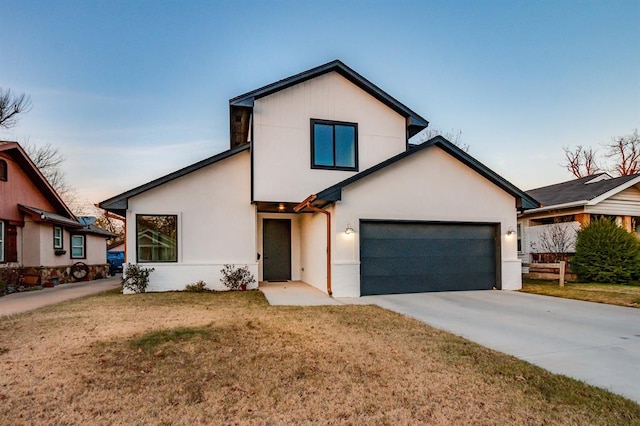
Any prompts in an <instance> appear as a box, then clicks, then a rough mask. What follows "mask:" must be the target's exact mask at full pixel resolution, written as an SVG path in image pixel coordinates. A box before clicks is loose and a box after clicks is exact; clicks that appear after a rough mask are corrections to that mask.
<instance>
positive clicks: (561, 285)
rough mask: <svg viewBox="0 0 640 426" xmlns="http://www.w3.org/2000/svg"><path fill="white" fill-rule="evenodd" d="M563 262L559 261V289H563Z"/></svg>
mask: <svg viewBox="0 0 640 426" xmlns="http://www.w3.org/2000/svg"><path fill="white" fill-rule="evenodd" d="M565 263H566V262H565V261H564V260H561V261H560V287H564V265H565Z"/></svg>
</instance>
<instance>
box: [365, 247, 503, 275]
mask: <svg viewBox="0 0 640 426" xmlns="http://www.w3.org/2000/svg"><path fill="white" fill-rule="evenodd" d="M371 259H372V260H373V259H374V258H371ZM378 260H380V261H373V262H365V263H364V264H363V266H362V269H361V273H362V274H363V275H384V276H393V275H394V274H396V273H397V272H398V271H402V272H403V273H404V274H422V272H423V271H424V270H425V269H428V271H429V273H430V274H439V273H444V274H450V273H452V272H451V271H452V270H454V271H456V272H455V273H457V274H461V273H462V271H461V270H465V271H469V273H471V274H473V273H483V272H494V270H495V267H493V266H492V265H491V264H490V263H491V262H492V260H493V259H492V258H486V257H485V256H461V255H460V254H459V253H458V254H457V256H432V257H430V258H429V259H428V261H425V260H424V258H423V257H417V256H404V257H387V258H378Z"/></svg>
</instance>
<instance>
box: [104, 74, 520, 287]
mask: <svg viewBox="0 0 640 426" xmlns="http://www.w3.org/2000/svg"><path fill="white" fill-rule="evenodd" d="M344 72H346V71H345V70H344V69H343V73H342V74H341V73H338V72H336V71H328V72H326V73H321V74H319V75H314V76H313V77H312V78H305V79H302V80H301V81H299V82H296V83H295V84H287V85H285V86H283V87H282V88H280V89H278V90H271V89H272V88H273V86H271V85H270V86H265V87H266V88H267V89H269V90H266V91H264V90H263V89H265V88H263V89H258V91H254V92H249V94H246V95H243V96H240V97H239V98H240V100H238V98H235V99H232V100H231V101H230V104H231V108H232V117H234V116H233V108H240V109H242V111H241V112H240V113H239V115H236V116H235V118H240V119H241V120H240V121H239V123H240V124H238V125H235V123H236V121H233V120H232V124H231V126H232V132H233V131H234V129H235V131H237V132H245V133H240V135H241V136H242V138H241V141H240V146H236V145H237V144H238V142H237V141H236V140H234V141H233V142H232V144H231V146H232V147H234V148H233V149H232V150H230V151H227V152H226V153H223V154H220V157H218V156H216V157H212V158H211V159H208V160H207V161H209V160H210V161H211V162H210V163H209V162H206V163H204V164H207V165H198V167H197V168H196V167H194V168H193V169H190V170H189V171H188V172H184V173H180V172H182V171H179V172H176V174H175V175H174V174H172V175H168V176H166V177H164V178H162V179H161V180H160V181H161V183H154V182H151V183H150V184H149V187H147V186H143V187H142V188H143V189H140V190H139V191H138V192H136V190H137V189H136V190H132V191H130V192H128V193H124V194H121V195H120V196H116V197H114V198H112V199H110V200H107V201H106V202H104V203H106V204H107V205H111V206H112V210H113V211H120V212H122V211H123V210H124V209H125V206H126V218H127V244H126V247H127V262H130V263H141V262H139V260H138V258H137V256H138V250H137V247H136V243H137V240H138V236H137V231H136V217H137V216H138V215H175V216H176V217H177V261H175V262H166V263H159V262H155V263H150V262H143V263H141V265H142V266H145V267H153V268H155V271H154V272H153V273H152V274H151V276H150V287H149V289H148V290H149V291H165V290H182V289H184V288H185V286H186V285H187V284H190V283H194V282H197V281H200V280H203V281H205V282H206V283H207V287H208V288H211V289H218V290H224V289H225V288H224V287H223V286H222V284H221V283H220V277H221V274H220V269H221V268H222V267H223V265H224V264H234V265H236V266H243V265H248V267H249V269H250V271H251V272H252V274H253V275H254V276H255V277H256V279H257V280H259V281H261V280H263V279H264V273H263V269H264V259H262V258H259V256H258V255H261V254H262V253H263V249H264V241H263V238H264V236H263V232H264V231H263V224H264V221H265V220H266V219H288V220H290V222H291V235H290V236H291V279H292V280H301V281H304V282H306V283H308V284H310V285H313V286H315V287H317V288H318V289H320V290H322V291H327V251H326V250H327V218H326V216H325V214H322V213H309V212H308V211H307V212H304V213H293V212H292V210H291V208H292V204H287V205H286V206H285V205H284V203H294V204H293V205H295V204H297V203H300V202H301V201H302V200H305V199H306V198H307V197H308V196H309V195H311V194H318V193H320V192H321V191H323V190H325V189H326V188H329V187H331V186H332V185H335V184H337V183H340V182H343V181H344V180H345V179H348V178H350V177H353V176H357V175H358V173H361V172H363V171H365V170H367V169H370V168H372V167H374V166H377V165H379V164H380V163H383V162H384V161H385V160H388V159H390V158H392V157H394V156H396V155H398V154H401V153H405V152H406V150H407V140H406V138H407V134H408V132H409V130H411V131H414V130H415V129H416V128H420V127H422V128H424V127H425V126H426V125H427V121H426V120H424V119H423V118H421V117H419V116H418V115H417V114H415V113H413V111H411V110H408V109H407V108H406V107H404V106H402V105H399V103H398V102H397V101H395V99H392V98H391V97H387V96H388V95H386V94H384V93H381V91H379V89H378V88H372V87H371V86H368V85H367V84H364V83H363V84H361V85H358V84H359V83H362V81H359V80H357V79H355V80H353V79H351V80H350V79H348V78H345V77H344V75H348V74H344ZM353 81H356V82H358V81H359V83H358V84H356V83H354V82H353ZM252 93H253V94H254V95H255V96H253V95H251V96H250V94H252ZM256 93H258V94H256ZM374 95H375V96H374ZM380 99H382V101H381V100H380ZM234 102H237V104H236V103H234ZM398 111H400V112H398ZM236 112H237V111H236ZM246 117H250V120H248V121H246V120H245V118H246ZM312 119H317V120H327V121H334V122H343V123H355V124H357V135H358V137H357V166H358V167H357V170H356V171H343V170H342V171H338V170H322V169H316V168H313V167H312V159H311V120H312ZM412 120H413V121H412ZM245 122H250V126H249V127H243V126H244V124H243V123H245ZM246 135H248V138H249V142H250V144H248V145H242V142H243V141H244V137H245V136H246ZM434 140H435V139H434ZM436 142H437V143H438V144H439V145H431V146H427V145H425V146H423V147H422V148H419V149H415V151H414V152H409V153H407V154H406V156H404V154H403V155H401V156H398V157H396V158H394V159H393V160H391V161H390V162H389V163H392V164H389V163H385V167H382V168H380V169H379V170H377V171H375V172H374V173H372V174H369V175H367V176H364V175H360V176H357V178H360V177H361V179H359V180H357V181H355V182H352V183H350V184H348V185H346V186H344V187H342V192H341V200H339V201H335V202H333V203H332V201H333V200H335V199H336V198H331V197H332V196H328V197H327V198H326V199H324V200H320V199H318V200H317V201H318V202H320V201H323V205H325V204H326V206H325V208H326V210H327V211H328V212H329V213H330V214H331V223H330V235H331V237H330V239H331V247H332V254H331V257H330V263H331V277H330V278H331V281H332V290H333V295H334V296H337V297H358V296H360V246H359V244H360V242H359V224H360V222H361V221H362V220H411V221H425V222H429V221H442V222H465V223H468V222H478V223H482V224H491V225H496V226H497V228H498V229H499V232H500V238H501V240H500V242H499V244H497V246H496V247H498V248H499V253H498V256H497V257H499V261H498V262H497V263H499V265H498V268H499V270H498V273H497V276H498V280H499V282H497V283H496V286H497V287H501V288H502V289H505V290H513V289H519V288H520V287H521V274H520V269H521V268H520V260H519V259H518V257H517V239H516V236H515V234H514V235H510V236H507V235H506V233H507V230H508V229H509V228H513V229H515V228H516V213H517V212H516V196H515V195H512V194H513V193H518V190H517V189H516V190H514V188H513V187H511V186H510V184H508V182H505V181H503V180H502V179H501V178H499V177H497V176H495V175H494V174H493V173H492V172H490V171H488V169H486V168H483V166H482V167H479V166H478V165H477V164H476V163H475V160H474V161H471V160H470V159H468V158H466V157H465V155H466V154H464V155H459V154H458V152H457V151H455V150H453V151H451V152H454V154H455V155H458V158H455V157H453V156H452V155H450V154H448V153H447V152H446V151H445V149H446V150H449V148H450V146H449V145H448V142H446V141H442V140H440V141H436ZM445 142H446V143H445ZM234 144H235V145H234ZM442 146H444V147H445V148H442ZM201 164H202V163H201ZM476 170H481V171H482V173H485V175H488V176H491V179H493V181H490V180H488V179H487V178H485V177H483V176H482V175H481V174H480V173H479V172H477V171H476ZM362 176H364V177H362ZM505 187H506V188H509V189H508V190H509V191H511V194H509V193H508V192H506V190H505V189H503V188H505ZM326 192H327V193H331V194H333V192H332V191H326ZM132 193H134V195H131V194H132ZM325 201H326V202H325ZM270 203H283V204H282V205H277V204H270ZM280 208H282V209H284V210H286V209H288V211H287V212H286V213H276V212H275V210H276V209H280ZM347 224H350V225H351V227H352V228H353V229H354V230H355V232H354V233H352V234H349V235H347V234H345V232H344V230H345V228H346V227H347ZM285 229H286V228H285ZM281 232H282V231H281ZM156 235H157V234H156ZM280 235H281V234H280ZM145 238H149V237H145ZM278 241H281V240H278ZM283 252H284V250H282V251H280V253H283ZM267 275H268V274H267ZM274 278H275V277H274Z"/></svg>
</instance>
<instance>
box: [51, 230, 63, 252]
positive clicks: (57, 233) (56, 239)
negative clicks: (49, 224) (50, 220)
mask: <svg viewBox="0 0 640 426" xmlns="http://www.w3.org/2000/svg"><path fill="white" fill-rule="evenodd" d="M53 248H54V249H61V248H62V228H61V227H59V226H54V227H53Z"/></svg>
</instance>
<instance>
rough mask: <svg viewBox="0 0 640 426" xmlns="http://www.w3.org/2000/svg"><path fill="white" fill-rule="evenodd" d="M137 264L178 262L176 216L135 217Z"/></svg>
mask: <svg viewBox="0 0 640 426" xmlns="http://www.w3.org/2000/svg"><path fill="white" fill-rule="evenodd" d="M136 239H137V241H136V245H137V252H138V253H137V254H138V256H137V257H138V263H143V262H177V261H178V216H176V215H141V214H139V215H136Z"/></svg>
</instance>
